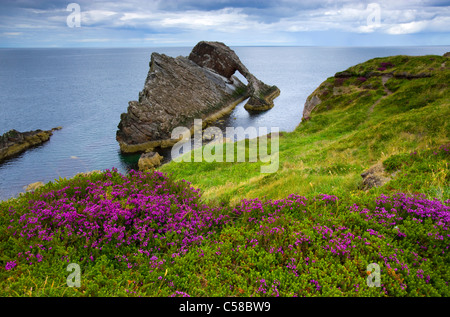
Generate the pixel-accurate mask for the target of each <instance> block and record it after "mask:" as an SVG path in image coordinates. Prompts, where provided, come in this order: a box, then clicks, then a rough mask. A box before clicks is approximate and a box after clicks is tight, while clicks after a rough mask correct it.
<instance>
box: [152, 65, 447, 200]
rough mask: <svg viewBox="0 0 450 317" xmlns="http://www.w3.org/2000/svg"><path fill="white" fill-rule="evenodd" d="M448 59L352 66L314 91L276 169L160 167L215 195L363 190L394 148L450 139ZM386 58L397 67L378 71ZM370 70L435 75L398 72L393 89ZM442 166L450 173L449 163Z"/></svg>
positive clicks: (286, 136)
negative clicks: (314, 99) (370, 172)
mask: <svg viewBox="0 0 450 317" xmlns="http://www.w3.org/2000/svg"><path fill="white" fill-rule="evenodd" d="M446 61H448V58H446V57H442V56H419V57H410V56H393V57H387V58H375V59H372V60H369V61H367V62H365V63H362V64H359V65H356V66H353V67H350V68H349V69H348V70H347V72H349V73H352V74H353V76H352V77H350V78H334V77H331V78H328V79H327V80H326V81H324V83H322V84H321V85H320V87H319V88H318V89H317V90H316V92H315V93H316V94H317V95H318V96H319V97H320V98H321V100H322V102H321V103H320V104H319V105H318V106H317V108H316V109H315V110H314V111H313V113H312V115H311V119H310V120H308V121H305V122H302V123H301V124H300V125H299V126H298V127H297V128H296V129H295V130H294V131H293V132H290V133H283V134H282V135H281V136H280V139H279V156H280V164H279V170H278V172H277V173H276V174H274V175H267V174H266V175H264V174H261V173H260V167H261V165H263V163H261V162H257V163H249V162H246V163H237V162H236V163H218V162H212V163H208V162H201V163H198V162H196V163H188V162H183V163H175V162H172V163H170V164H167V165H164V166H162V167H161V168H160V170H161V171H163V172H168V173H172V174H173V176H174V177H175V178H176V179H186V180H189V181H190V182H192V183H193V184H194V185H195V186H198V187H199V188H201V189H202V191H203V197H204V198H205V199H208V200H211V201H214V200H217V201H227V202H231V203H236V202H238V201H240V200H241V199H242V198H255V197H263V196H265V197H268V198H274V199H278V198H283V197H285V196H286V195H287V194H289V193H293V192H297V193H301V194H309V193H311V194H314V193H330V194H339V193H342V192H347V191H356V190H358V187H359V185H360V183H361V181H362V178H361V177H360V174H361V172H363V171H364V170H365V169H367V168H369V167H370V166H372V165H373V164H375V163H377V162H380V161H383V160H385V159H387V158H388V157H390V156H391V155H395V154H400V153H407V154H409V152H412V151H415V150H418V149H427V148H433V147H438V146H440V145H442V144H446V143H448V142H449V140H450V124H449V120H448V118H450V89H448V88H449V87H448V83H449V82H450V68H449V67H448V66H447V67H446V68H444V69H441V65H442V64H443V63H444V62H446ZM382 63H391V64H392V65H394V66H392V67H388V68H387V69H386V70H385V71H378V70H377V69H378V68H379V67H380V65H381V64H382ZM371 72H372V73H373V72H375V73H378V74H379V75H380V74H382V73H384V74H388V73H390V74H394V75H395V74H403V73H407V74H410V75H417V74H421V73H425V72H426V73H428V74H430V75H431V77H427V78H416V79H399V78H394V77H392V78H390V79H389V80H388V81H387V82H386V84H385V86H386V88H387V89H388V90H390V91H391V92H392V93H391V94H389V95H388V94H386V92H385V90H384V88H383V84H382V79H381V76H379V75H377V76H374V75H372V76H371V77H368V78H367V79H366V80H365V81H361V80H359V79H358V78H360V77H361V76H368V74H370V73H371ZM342 79H344V80H342ZM333 92H334V93H333ZM436 168H438V169H440V171H441V173H448V169H447V168H446V167H445V166H441V165H439V166H437V167H436ZM324 171H326V172H325V173H324ZM429 186H431V187H433V188H437V190H439V191H441V192H442V191H444V192H445V193H448V191H447V192H446V191H445V190H444V189H443V188H444V186H445V184H444V183H442V182H441V181H440V180H433V181H430V185H429ZM399 189H402V190H403V189H404V190H409V189H408V188H407V187H405V188H399ZM446 195H448V194H446ZM444 198H447V199H448V198H449V197H448V196H445V197H444Z"/></svg>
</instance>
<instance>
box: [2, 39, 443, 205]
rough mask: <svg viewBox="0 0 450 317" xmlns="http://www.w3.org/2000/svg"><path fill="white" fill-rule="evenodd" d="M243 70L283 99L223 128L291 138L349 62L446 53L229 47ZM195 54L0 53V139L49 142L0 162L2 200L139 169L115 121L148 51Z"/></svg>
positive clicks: (139, 78)
mask: <svg viewBox="0 0 450 317" xmlns="http://www.w3.org/2000/svg"><path fill="white" fill-rule="evenodd" d="M233 49H234V50H235V51H236V53H237V54H238V56H239V57H240V59H241V60H242V62H243V63H244V64H245V65H246V66H247V68H248V69H249V70H250V71H251V72H252V73H253V74H254V75H256V76H257V77H258V78H259V79H261V80H263V81H264V82H266V83H267V84H274V85H277V86H278V87H279V88H280V90H281V95H280V96H279V97H278V98H277V99H276V100H275V107H274V108H272V109H271V110H270V111H268V112H265V113H261V114H258V115H250V114H248V113H247V112H246V111H245V110H244V109H243V105H242V104H241V105H239V106H238V107H236V109H235V110H234V111H233V113H232V114H231V115H230V116H229V118H228V119H227V120H226V122H225V124H226V126H235V127H236V126H241V127H244V128H246V127H248V126H254V127H256V128H257V127H267V128H268V129H269V130H270V128H271V127H279V129H280V131H292V130H293V129H295V127H296V126H297V125H298V124H299V122H300V121H301V116H302V111H303V104H304V102H305V100H306V98H307V97H308V95H309V94H310V93H311V92H313V91H314V89H315V88H316V87H317V86H318V85H319V84H320V83H321V82H322V81H324V80H325V79H326V78H328V77H330V76H332V75H334V74H335V73H336V72H338V71H342V70H344V69H346V68H348V67H349V66H351V65H354V64H357V63H360V62H364V61H366V60H368V59H370V58H373V57H381V56H389V55H398V54H404V55H425V54H437V55H442V54H444V53H445V52H448V51H450V46H432V47H384V48H322V47H321V48H318V47H234V48H233ZM190 50H191V48H188V47H186V48H146V49H143V48H129V49H128V48H127V49H124V48H112V49H86V48H82V49H73V48H71V49H0V134H3V133H4V132H7V131H9V130H10V129H16V130H19V131H29V130H35V129H42V130H47V129H51V128H54V127H57V126H62V127H63V129H62V130H60V131H56V132H55V133H54V135H53V136H52V138H51V140H50V141H49V142H47V143H45V144H43V145H41V146H39V147H36V148H34V149H32V150H29V151H27V152H25V153H23V154H21V155H20V156H18V157H15V158H13V159H10V160H8V161H6V162H4V163H3V164H2V165H0V200H4V199H7V198H10V197H14V196H17V195H18V193H20V192H22V191H23V188H24V186H26V185H28V184H30V183H33V182H36V181H42V182H48V181H51V180H54V179H55V178H59V177H71V176H73V175H75V174H76V173H79V172H86V171H91V170H96V169H100V170H104V169H108V168H112V167H116V168H118V169H119V171H121V172H123V173H125V172H127V171H128V170H130V169H131V168H136V162H137V158H138V156H137V155H132V156H123V155H121V154H120V152H119V146H118V144H117V142H116V140H115V134H116V130H117V124H118V123H119V120H120V114H121V113H122V112H126V109H127V106H128V101H130V100H136V99H137V98H138V93H139V91H140V90H142V88H143V85H144V81H145V78H146V76H147V72H148V64H149V61H150V54H151V53H152V52H154V51H156V52H159V53H165V54H167V55H169V56H173V57H176V56H179V55H183V56H187V55H189V52H190Z"/></svg>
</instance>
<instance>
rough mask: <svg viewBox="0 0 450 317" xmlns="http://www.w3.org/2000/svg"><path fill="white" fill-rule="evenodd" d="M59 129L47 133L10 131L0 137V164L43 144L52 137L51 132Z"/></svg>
mask: <svg viewBox="0 0 450 317" xmlns="http://www.w3.org/2000/svg"><path fill="white" fill-rule="evenodd" d="M60 129H61V127H57V128H54V129H52V130H48V131H42V130H35V131H29V132H19V131H17V130H14V129H13V130H10V131H8V132H6V133H4V134H3V135H2V136H0V162H1V161H3V160H5V159H8V158H11V157H13V156H16V155H18V154H20V153H22V152H24V151H25V150H27V149H29V148H31V147H34V146H37V145H39V144H41V143H44V142H46V141H48V140H49V139H50V136H52V135H53V131H55V130H60Z"/></svg>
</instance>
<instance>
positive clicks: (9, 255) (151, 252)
mask: <svg viewBox="0 0 450 317" xmlns="http://www.w3.org/2000/svg"><path fill="white" fill-rule="evenodd" d="M0 208H1V209H0V210H1V215H2V218H1V219H2V222H1V227H2V230H1V249H2V250H1V254H2V258H1V260H2V269H1V271H0V272H1V273H0V274H1V275H0V278H1V284H0V285H1V294H2V295H3V296H61V295H65V296H183V295H184V296H186V295H189V296H448V295H450V294H449V287H448V282H449V280H450V274H449V273H448V272H449V271H448V269H447V267H448V263H449V261H450V257H449V253H448V251H449V250H448V248H449V246H450V231H449V225H450V201H445V202H444V201H439V200H431V199H427V198H426V197H425V196H424V195H420V194H417V195H412V196H411V195H406V194H402V193H395V194H391V195H383V194H382V195H357V196H355V195H353V196H352V195H347V196H345V195H344V197H337V196H334V195H326V194H321V195H317V196H310V197H305V196H300V195H298V194H291V195H289V196H288V197H286V198H285V199H280V200H271V199H252V200H242V201H241V202H240V203H239V204H237V205H236V206H234V207H230V206H211V205H206V204H204V203H203V202H202V198H201V193H199V190H198V189H195V188H193V187H191V186H190V184H189V183H187V182H184V181H180V182H176V181H173V180H171V178H170V177H168V176H167V175H165V174H163V173H161V172H157V171H155V172H145V173H144V172H135V171H132V172H131V173H130V174H129V175H126V176H125V175H121V174H119V173H118V172H117V171H115V170H112V171H105V172H103V173H98V174H95V175H93V176H90V177H81V176H79V177H76V178H74V179H71V180H60V181H59V182H55V183H49V184H47V185H46V186H45V187H44V188H43V189H40V190H38V191H37V192H35V193H30V194H26V195H23V196H22V197H20V198H19V199H16V200H10V201H7V202H3V203H2V204H1V205H0ZM69 263H77V264H79V265H80V266H81V268H82V275H81V278H82V283H81V287H80V288H69V287H67V286H66V278H67V276H68V274H69V272H67V271H66V267H67V265H68V264H69ZM370 263H378V264H379V265H380V267H381V283H382V285H381V287H379V288H377V287H373V288H369V287H368V286H367V282H366V279H367V275H368V273H367V270H366V268H367V265H368V264H370Z"/></svg>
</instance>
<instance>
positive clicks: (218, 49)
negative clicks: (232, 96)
mask: <svg viewBox="0 0 450 317" xmlns="http://www.w3.org/2000/svg"><path fill="white" fill-rule="evenodd" d="M189 59H190V60H191V61H194V62H195V63H196V64H197V65H199V66H201V67H206V68H208V69H211V70H213V71H214V72H216V73H218V74H220V75H222V76H224V77H226V78H231V76H233V75H234V73H235V72H236V71H238V72H239V73H241V74H242V76H244V77H245V79H247V81H248V88H249V95H250V96H251V97H250V99H249V101H248V102H247V104H246V105H245V109H247V110H249V111H264V110H268V109H270V108H272V107H273V100H274V99H275V98H276V97H278V95H279V94H280V90H279V89H278V88H277V87H276V86H268V85H266V84H264V83H263V82H262V81H260V80H259V79H258V78H256V77H255V76H254V75H253V74H252V73H250V72H249V71H248V69H247V67H245V65H244V64H243V63H242V62H241V60H240V59H239V57H238V56H237V55H236V53H235V52H234V51H233V50H231V49H230V48H229V47H228V46H226V45H225V44H223V43H220V42H200V43H198V44H197V45H196V46H195V47H194V48H193V50H192V52H191V54H190V55H189Z"/></svg>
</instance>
